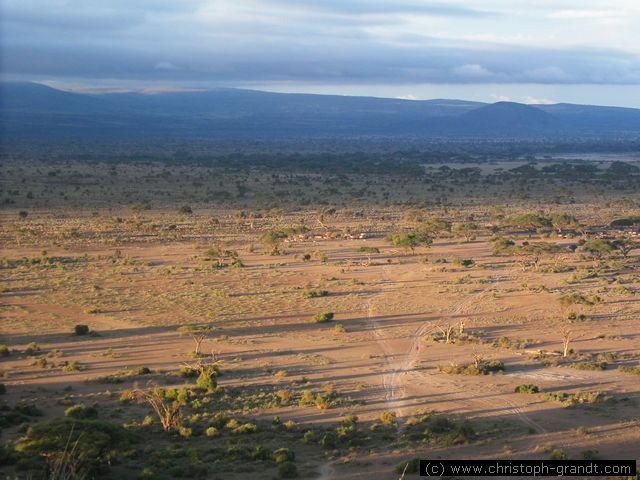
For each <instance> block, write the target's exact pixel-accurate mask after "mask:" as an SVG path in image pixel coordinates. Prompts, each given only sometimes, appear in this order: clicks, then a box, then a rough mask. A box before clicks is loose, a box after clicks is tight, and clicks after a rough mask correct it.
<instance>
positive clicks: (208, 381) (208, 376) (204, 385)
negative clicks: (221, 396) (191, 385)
mask: <svg viewBox="0 0 640 480" xmlns="http://www.w3.org/2000/svg"><path fill="white" fill-rule="evenodd" d="M217 374H218V370H217V368H216V367H213V366H211V367H207V368H204V369H202V371H201V372H200V375H198V380H197V381H196V385H197V386H198V388H200V389H202V390H207V391H209V392H211V391H213V390H215V389H216V387H217V386H218V381H217V379H216V376H217Z"/></svg>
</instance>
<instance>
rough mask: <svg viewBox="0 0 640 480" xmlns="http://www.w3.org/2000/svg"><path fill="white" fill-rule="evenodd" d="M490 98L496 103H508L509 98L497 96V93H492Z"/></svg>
mask: <svg viewBox="0 0 640 480" xmlns="http://www.w3.org/2000/svg"><path fill="white" fill-rule="evenodd" d="M491 98H493V99H495V101H496V102H510V101H511V97H509V96H507V95H498V94H497V93H492V94H491Z"/></svg>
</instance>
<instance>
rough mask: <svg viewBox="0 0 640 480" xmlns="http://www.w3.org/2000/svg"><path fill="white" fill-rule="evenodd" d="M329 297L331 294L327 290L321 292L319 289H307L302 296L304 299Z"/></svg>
mask: <svg viewBox="0 0 640 480" xmlns="http://www.w3.org/2000/svg"><path fill="white" fill-rule="evenodd" d="M328 295H329V292H328V291H327V290H320V289H318V288H309V289H305V290H304V292H302V296H303V297H304V298H320V297H326V296H328Z"/></svg>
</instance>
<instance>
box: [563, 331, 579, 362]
mask: <svg viewBox="0 0 640 480" xmlns="http://www.w3.org/2000/svg"><path fill="white" fill-rule="evenodd" d="M560 334H561V335H562V357H563V358H566V357H567V355H569V345H570V344H571V342H572V341H574V340H577V339H579V338H581V337H582V336H583V335H576V334H575V332H574V331H573V329H572V328H571V327H569V326H566V327H564V328H563V329H562V330H561V332H560Z"/></svg>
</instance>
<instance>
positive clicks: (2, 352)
mask: <svg viewBox="0 0 640 480" xmlns="http://www.w3.org/2000/svg"><path fill="white" fill-rule="evenodd" d="M10 353H11V352H10V350H9V347H7V346H6V345H0V357H8V356H9V354H10Z"/></svg>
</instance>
